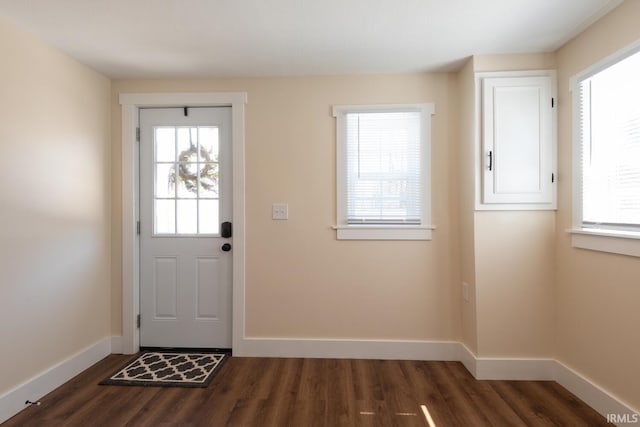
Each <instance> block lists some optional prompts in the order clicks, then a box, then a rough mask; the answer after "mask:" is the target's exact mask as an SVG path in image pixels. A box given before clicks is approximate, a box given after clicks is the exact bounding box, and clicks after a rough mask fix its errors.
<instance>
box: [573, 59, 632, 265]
mask: <svg viewBox="0 0 640 427" xmlns="http://www.w3.org/2000/svg"><path fill="white" fill-rule="evenodd" d="M638 76H640V48H639V47H636V48H635V49H630V50H627V51H626V52H622V53H618V54H616V55H614V56H612V57H610V58H608V59H606V60H604V61H602V62H601V63H598V64H595V65H594V66H592V67H590V68H589V69H587V70H585V71H583V72H582V73H580V74H578V75H577V76H575V77H574V78H573V81H572V91H573V97H574V120H575V121H574V194H573V196H574V230H573V231H575V232H584V233H593V234H597V233H600V234H608V235H610V236H617V237H621V238H640V79H639V78H638ZM588 249H598V248H588ZM602 250H605V249H602ZM613 252H615V251H613ZM621 253H625V252H621Z"/></svg>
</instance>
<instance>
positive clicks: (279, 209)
mask: <svg viewBox="0 0 640 427" xmlns="http://www.w3.org/2000/svg"><path fill="white" fill-rule="evenodd" d="M271 218H272V219H289V205H288V204H286V203H274V204H273V205H271Z"/></svg>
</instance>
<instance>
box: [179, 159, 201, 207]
mask: <svg viewBox="0 0 640 427" xmlns="http://www.w3.org/2000/svg"><path fill="white" fill-rule="evenodd" d="M197 171H198V164H197V163H180V165H179V167H178V197H180V198H183V197H184V198H188V199H194V198H196V196H197V195H198V172H197Z"/></svg>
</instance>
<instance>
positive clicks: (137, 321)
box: [136, 314, 140, 329]
mask: <svg viewBox="0 0 640 427" xmlns="http://www.w3.org/2000/svg"><path fill="white" fill-rule="evenodd" d="M136 326H137V327H138V329H140V315H139V314H138V317H137V318H136Z"/></svg>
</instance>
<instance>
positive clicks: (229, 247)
mask: <svg viewBox="0 0 640 427" xmlns="http://www.w3.org/2000/svg"><path fill="white" fill-rule="evenodd" d="M221 249H222V250H223V251H225V252H229V251H230V250H231V245H230V244H229V243H225V244H224V245H222V248H221Z"/></svg>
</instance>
